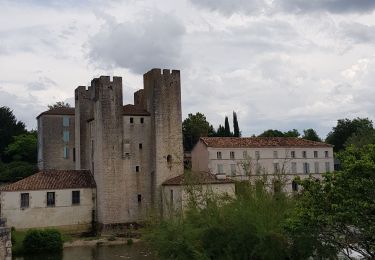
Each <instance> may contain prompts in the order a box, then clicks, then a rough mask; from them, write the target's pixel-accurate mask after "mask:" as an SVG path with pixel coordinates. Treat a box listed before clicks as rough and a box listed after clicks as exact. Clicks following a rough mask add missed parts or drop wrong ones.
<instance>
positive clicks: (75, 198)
mask: <svg viewBox="0 0 375 260" xmlns="http://www.w3.org/2000/svg"><path fill="white" fill-rule="evenodd" d="M80 203H81V194H80V191H79V190H73V191H72V204H73V205H78V204H80Z"/></svg>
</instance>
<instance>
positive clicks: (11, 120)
mask: <svg viewBox="0 0 375 260" xmlns="http://www.w3.org/2000/svg"><path fill="white" fill-rule="evenodd" d="M23 133H26V129H25V124H24V123H22V122H21V121H17V119H16V117H15V116H14V114H13V111H12V110H11V109H10V108H9V107H0V158H2V157H3V156H4V152H5V148H6V147H7V146H8V145H9V144H10V143H11V142H12V141H13V139H12V137H13V136H16V135H20V134H23Z"/></svg>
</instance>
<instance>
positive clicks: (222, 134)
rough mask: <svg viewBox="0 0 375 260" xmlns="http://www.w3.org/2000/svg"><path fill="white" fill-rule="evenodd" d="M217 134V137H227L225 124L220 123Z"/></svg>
mask: <svg viewBox="0 0 375 260" xmlns="http://www.w3.org/2000/svg"><path fill="white" fill-rule="evenodd" d="M215 136H217V137H225V128H224V126H222V125H219V127H218V128H217V131H216V134H215Z"/></svg>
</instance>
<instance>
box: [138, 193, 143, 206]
mask: <svg viewBox="0 0 375 260" xmlns="http://www.w3.org/2000/svg"><path fill="white" fill-rule="evenodd" d="M137 199H138V204H141V202H142V195H141V194H138V196H137Z"/></svg>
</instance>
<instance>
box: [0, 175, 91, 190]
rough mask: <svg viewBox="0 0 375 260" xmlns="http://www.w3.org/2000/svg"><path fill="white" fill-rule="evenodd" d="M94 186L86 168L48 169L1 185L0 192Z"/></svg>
mask: <svg viewBox="0 0 375 260" xmlns="http://www.w3.org/2000/svg"><path fill="white" fill-rule="evenodd" d="M95 186H96V185H95V180H94V177H93V176H92V174H91V172H90V171H88V170H48V171H41V172H38V173H36V174H34V175H31V176H29V177H26V178H25V179H22V180H20V181H17V182H15V183H11V184H8V185H5V186H2V187H0V192H1V191H22V190H61V189H79V188H95Z"/></svg>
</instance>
